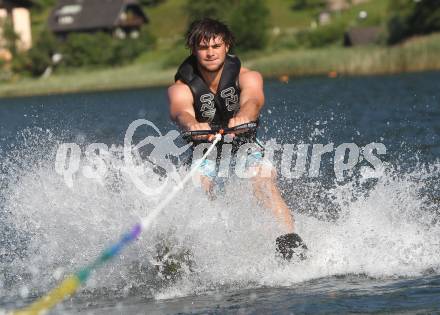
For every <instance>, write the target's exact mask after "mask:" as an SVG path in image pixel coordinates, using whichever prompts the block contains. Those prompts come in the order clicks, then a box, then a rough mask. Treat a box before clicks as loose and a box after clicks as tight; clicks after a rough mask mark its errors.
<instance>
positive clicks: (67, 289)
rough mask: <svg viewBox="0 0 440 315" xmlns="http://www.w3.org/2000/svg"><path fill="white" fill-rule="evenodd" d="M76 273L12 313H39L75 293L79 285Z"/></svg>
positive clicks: (37, 314)
mask: <svg viewBox="0 0 440 315" xmlns="http://www.w3.org/2000/svg"><path fill="white" fill-rule="evenodd" d="M80 283H81V282H80V281H79V279H78V277H77V276H76V275H74V276H70V277H68V278H66V279H64V281H63V282H61V284H60V285H59V286H58V287H56V288H55V289H53V290H52V291H50V292H49V293H48V294H46V295H45V296H43V297H42V298H40V299H38V300H37V301H35V302H34V303H32V304H31V305H29V306H28V307H26V308H23V309H21V310H16V311H14V312H12V313H11V314H12V315H41V314H44V313H46V312H47V311H48V310H49V309H51V308H52V307H54V306H55V305H56V304H58V303H59V302H60V301H62V300H64V299H65V298H67V297H68V296H70V295H72V294H73V293H75V291H76V290H77V289H78V287H79V285H80Z"/></svg>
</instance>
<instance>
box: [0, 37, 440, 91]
mask: <svg viewBox="0 0 440 315" xmlns="http://www.w3.org/2000/svg"><path fill="white" fill-rule="evenodd" d="M439 55H440V34H433V35H428V36H423V37H418V38H413V39H410V40H408V41H406V42H405V43H403V44H401V45H398V46H393V47H382V46H366V47H351V48H344V47H338V46H332V47H327V48H321V49H298V50H280V51H275V52H269V51H266V52H261V53H259V54H258V55H257V56H254V57H252V58H249V59H246V58H243V61H244V62H243V65H244V66H245V67H249V68H251V69H254V70H257V71H260V72H261V73H262V75H263V77H264V78H265V79H277V78H278V79H279V80H280V81H282V82H285V81H289V80H295V79H299V78H305V77H310V76H329V77H341V76H342V77H351V76H374V75H396V74H404V73H417V72H429V71H440V58H438V56H439ZM159 59H160V58H159ZM176 70H177V66H176V68H175V69H174V68H168V69H162V68H161V60H152V61H149V62H143V63H141V62H138V63H134V64H131V65H127V66H123V67H118V68H106V69H94V70H91V69H81V70H77V71H72V72H70V73H60V74H55V75H53V76H52V77H49V78H45V79H43V78H37V79H32V78H23V79H18V80H17V81H16V82H13V83H11V82H8V83H1V84H0V97H2V98H12V97H14V98H15V97H31V96H44V95H61V94H72V93H87V92H105V91H117V90H129V89H142V88H154V87H164V86H167V85H169V84H171V83H172V82H173V78H174V74H175V71H176Z"/></svg>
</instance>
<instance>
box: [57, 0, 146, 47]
mask: <svg viewBox="0 0 440 315" xmlns="http://www.w3.org/2000/svg"><path fill="white" fill-rule="evenodd" d="M145 23H148V17H147V16H146V15H145V13H144V12H143V10H142V7H141V6H140V4H139V3H138V2H137V1H136V0H59V1H58V4H57V6H56V7H55V9H54V10H53V11H52V13H51V14H50V16H49V29H50V30H51V31H52V32H53V33H54V34H55V35H56V36H57V37H58V38H61V39H63V38H66V37H67V36H68V35H69V34H70V33H73V32H83V33H94V32H106V33H110V34H113V35H114V36H116V37H118V38H125V37H126V36H131V37H136V36H138V34H139V30H140V28H141V27H142V25H144V24H145Z"/></svg>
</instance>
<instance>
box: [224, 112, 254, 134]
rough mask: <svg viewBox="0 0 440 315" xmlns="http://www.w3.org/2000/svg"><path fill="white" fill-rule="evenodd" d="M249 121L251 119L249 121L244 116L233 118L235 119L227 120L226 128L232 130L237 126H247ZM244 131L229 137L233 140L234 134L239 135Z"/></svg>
mask: <svg viewBox="0 0 440 315" xmlns="http://www.w3.org/2000/svg"><path fill="white" fill-rule="evenodd" d="M251 121H252V119H250V118H249V117H247V116H245V115H240V116H235V117H233V118H231V119H229V123H228V127H229V128H233V127H236V126H239V125H243V124H247V123H249V122H251ZM245 131H246V130H243V131H237V132H236V133H230V136H231V137H232V138H234V137H235V135H236V134H238V133H241V132H245Z"/></svg>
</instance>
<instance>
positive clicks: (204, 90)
mask: <svg viewBox="0 0 440 315" xmlns="http://www.w3.org/2000/svg"><path fill="white" fill-rule="evenodd" d="M186 44H187V46H188V47H189V48H190V50H191V56H189V57H188V58H187V59H186V60H185V61H184V62H183V63H182V65H181V66H180V67H179V70H178V71H177V74H176V76H175V81H176V82H175V83H174V84H173V85H172V86H170V87H169V89H168V98H169V104H170V116H171V119H172V120H173V121H175V122H176V123H177V124H178V125H179V126H180V127H181V128H182V129H184V130H187V131H196V130H210V129H211V128H226V127H235V126H238V125H241V124H245V123H249V122H253V121H257V120H258V117H259V115H260V111H261V108H262V107H263V105H264V93H263V79H262V77H261V74H260V73H258V72H256V71H252V70H250V69H247V68H244V67H241V63H240V61H239V59H238V58H237V57H235V56H232V55H229V54H228V52H229V50H230V49H231V47H232V45H233V35H232V33H231V32H230V30H229V29H228V27H227V26H226V25H225V24H223V23H221V22H219V21H216V20H212V19H203V20H200V21H196V22H194V23H193V24H192V25H191V26H190V29H189V31H188V33H187V36H186ZM234 136H235V137H234V141H233V147H234V149H233V152H236V151H237V148H238V147H239V146H240V145H241V144H243V143H246V142H254V141H255V140H256V138H255V136H256V135H255V131H249V132H245V133H237V134H236V135H234ZM193 140H194V143H196V144H197V143H198V142H200V141H203V140H206V137H205V138H204V137H203V136H198V137H195V138H194V139H193ZM259 153H260V152H258V151H257V152H254V153H252V154H251V156H250V158H252V160H253V162H252V163H251V165H250V168H252V170H250V171H253V174H257V176H254V177H252V179H251V180H252V184H253V189H254V194H255V196H256V197H257V198H258V199H259V200H260V201H261V202H262V203H263V204H264V205H265V206H266V207H267V208H269V209H271V210H272V211H273V213H274V215H275V216H276V217H277V218H278V219H279V221H280V222H281V224H282V225H283V228H284V230H285V231H286V234H285V235H282V236H280V237H278V238H277V240H276V245H277V251H278V252H279V253H280V254H281V255H282V256H283V257H284V258H286V259H290V258H291V257H292V256H293V255H294V254H297V255H298V256H300V257H304V256H303V253H301V251H304V250H305V249H307V247H306V246H305V244H304V243H303V242H302V240H301V238H300V237H299V236H298V235H297V234H296V233H294V230H295V227H294V220H293V217H292V215H291V213H290V210H289V208H288V207H287V205H286V203H285V202H284V200H283V198H282V196H281V194H280V192H279V190H278V188H277V186H276V173H275V170H274V169H273V168H272V170H271V175H272V176H269V177H263V176H258V174H260V175H261V174H262V173H261V168H262V166H263V165H262V163H260V162H261V157H262V155H261V153H260V154H259ZM206 162H209V161H206ZM214 168H215V167H214ZM201 172H202V174H203V175H205V176H202V177H203V182H204V183H205V185H206V184H207V185H208V186H210V187H212V180H211V179H210V177H212V175H211V173H212V165H211V168H210V167H209V166H208V167H207V165H206V163H205V164H204V165H203V167H202V170H201ZM295 250H296V251H295Z"/></svg>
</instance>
